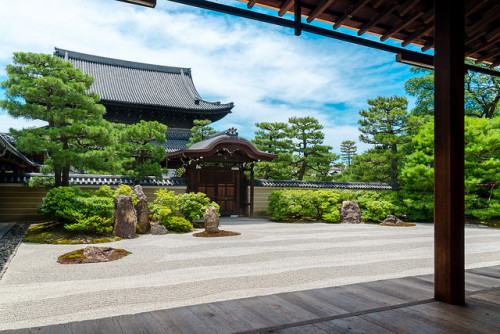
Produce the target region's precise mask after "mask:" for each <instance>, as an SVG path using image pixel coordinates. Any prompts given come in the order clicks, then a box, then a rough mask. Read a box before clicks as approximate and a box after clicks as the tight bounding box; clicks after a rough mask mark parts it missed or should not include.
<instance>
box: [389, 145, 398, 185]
mask: <svg viewBox="0 0 500 334" xmlns="http://www.w3.org/2000/svg"><path fill="white" fill-rule="evenodd" d="M391 153H392V156H391V184H390V185H391V188H392V191H398V189H399V184H398V165H397V154H398V147H397V145H396V144H392V145H391Z"/></svg>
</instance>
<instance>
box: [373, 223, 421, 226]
mask: <svg viewBox="0 0 500 334" xmlns="http://www.w3.org/2000/svg"><path fill="white" fill-rule="evenodd" d="M379 225H380V226H417V224H413V223H403V224H394V223H380V224H379Z"/></svg>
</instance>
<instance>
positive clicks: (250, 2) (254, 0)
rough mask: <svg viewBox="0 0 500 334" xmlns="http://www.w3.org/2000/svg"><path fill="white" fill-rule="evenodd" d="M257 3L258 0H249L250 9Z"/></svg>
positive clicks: (248, 6)
mask: <svg viewBox="0 0 500 334" xmlns="http://www.w3.org/2000/svg"><path fill="white" fill-rule="evenodd" d="M256 3H257V0H250V1H248V3H247V8H248V9H252V7H253V6H255V4H256Z"/></svg>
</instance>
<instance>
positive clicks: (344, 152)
mask: <svg viewBox="0 0 500 334" xmlns="http://www.w3.org/2000/svg"><path fill="white" fill-rule="evenodd" d="M340 152H341V156H342V159H343V160H344V161H345V162H346V164H347V167H351V161H352V159H353V158H354V156H355V155H356V153H357V147H356V143H355V142H354V141H352V140H344V141H343V142H342V143H341V144H340Z"/></svg>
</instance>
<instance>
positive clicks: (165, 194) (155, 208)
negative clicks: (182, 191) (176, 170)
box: [148, 189, 180, 223]
mask: <svg viewBox="0 0 500 334" xmlns="http://www.w3.org/2000/svg"><path fill="white" fill-rule="evenodd" d="M155 195H156V199H155V200H154V202H153V203H149V205H148V207H149V210H150V211H151V213H152V214H153V219H154V220H159V221H160V222H162V223H164V222H166V219H167V217H169V216H180V211H179V197H178V196H176V195H175V193H174V192H173V191H168V190H167V189H158V190H157V191H155Z"/></svg>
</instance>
